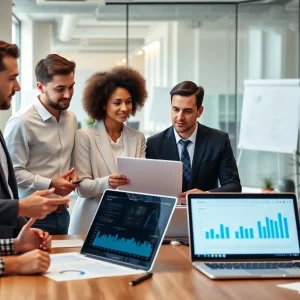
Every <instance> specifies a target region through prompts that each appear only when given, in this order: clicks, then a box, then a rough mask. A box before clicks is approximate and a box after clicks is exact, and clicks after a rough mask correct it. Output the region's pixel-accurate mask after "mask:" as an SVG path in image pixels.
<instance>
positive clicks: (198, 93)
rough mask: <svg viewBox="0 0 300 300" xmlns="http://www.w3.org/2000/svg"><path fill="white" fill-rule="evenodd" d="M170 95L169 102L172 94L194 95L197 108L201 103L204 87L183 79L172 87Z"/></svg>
mask: <svg viewBox="0 0 300 300" xmlns="http://www.w3.org/2000/svg"><path fill="white" fill-rule="evenodd" d="M170 95H171V103H172V98H173V96H174V95H179V96H192V95H195V97H196V104H197V109H199V108H200V107H201V106H202V103H203V98H204V89H203V87H201V86H197V84H196V83H194V82H192V81H183V82H181V83H178V84H177V85H175V86H174V87H173V89H172V90H171V92H170Z"/></svg>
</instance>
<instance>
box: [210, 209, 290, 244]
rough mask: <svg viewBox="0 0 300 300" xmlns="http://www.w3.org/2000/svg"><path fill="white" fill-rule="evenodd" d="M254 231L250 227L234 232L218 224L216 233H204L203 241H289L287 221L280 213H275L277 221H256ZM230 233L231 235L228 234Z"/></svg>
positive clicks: (265, 219)
mask: <svg viewBox="0 0 300 300" xmlns="http://www.w3.org/2000/svg"><path fill="white" fill-rule="evenodd" d="M256 225H257V232H256V229H254V228H252V227H245V226H238V227H237V228H235V230H233V229H230V228H229V227H227V226H225V225H224V224H220V225H219V228H218V229H217V231H219V233H216V232H215V230H214V229H213V228H211V229H209V230H208V231H205V239H230V238H231V237H232V238H235V239H254V238H259V239H289V238H290V233H289V224H288V219H287V218H286V217H283V216H282V214H281V213H277V220H274V219H271V218H270V217H264V219H263V221H256ZM230 231H231V232H232V235H231V234H230Z"/></svg>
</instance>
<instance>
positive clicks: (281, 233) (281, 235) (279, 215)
mask: <svg viewBox="0 0 300 300" xmlns="http://www.w3.org/2000/svg"><path fill="white" fill-rule="evenodd" d="M278 222H279V223H278V224H279V231H280V237H281V238H282V239H283V238H284V235H283V226H282V217H281V214H278Z"/></svg>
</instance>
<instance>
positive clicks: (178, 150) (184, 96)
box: [146, 81, 241, 203]
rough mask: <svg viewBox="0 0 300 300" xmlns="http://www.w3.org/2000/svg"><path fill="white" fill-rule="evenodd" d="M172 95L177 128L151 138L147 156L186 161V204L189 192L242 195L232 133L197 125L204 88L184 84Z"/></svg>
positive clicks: (182, 198)
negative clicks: (230, 134)
mask: <svg viewBox="0 0 300 300" xmlns="http://www.w3.org/2000/svg"><path fill="white" fill-rule="evenodd" d="M170 94H171V105H172V113H171V117H172V124H173V126H171V127H169V128H167V129H166V130H164V131H162V132H160V133H158V134H156V135H154V136H152V137H150V138H149V139H148V141H147V147H146V157H147V158H151V159H163V160H176V161H180V160H181V161H182V162H183V187H182V193H181V194H180V195H179V196H178V198H179V200H180V201H181V202H182V203H185V196H186V194H187V193H201V192H241V184H240V178H239V173H238V169H237V165H236V161H235V158H234V156H233V151H232V147H231V144H230V140H229V136H228V134H227V133H225V132H222V131H220V130H217V129H213V128H209V127H207V126H204V125H202V124H200V123H198V122H197V119H198V118H199V117H200V116H201V115H202V113H203V110H204V108H203V106H202V103H203V97H204V90H203V88H202V87H200V86H197V85H196V84H195V83H193V82H191V81H184V82H181V83H179V84H177V85H176V86H175V87H174V88H173V89H172V90H171V92H170ZM218 181H219V182H220V187H218Z"/></svg>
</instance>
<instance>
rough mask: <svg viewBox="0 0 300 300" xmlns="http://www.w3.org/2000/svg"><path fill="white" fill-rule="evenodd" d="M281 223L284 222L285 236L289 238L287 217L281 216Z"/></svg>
mask: <svg viewBox="0 0 300 300" xmlns="http://www.w3.org/2000/svg"><path fill="white" fill-rule="evenodd" d="M283 223H284V231H285V237H286V238H287V239H288V238H290V234H289V227H288V222H287V218H283Z"/></svg>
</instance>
